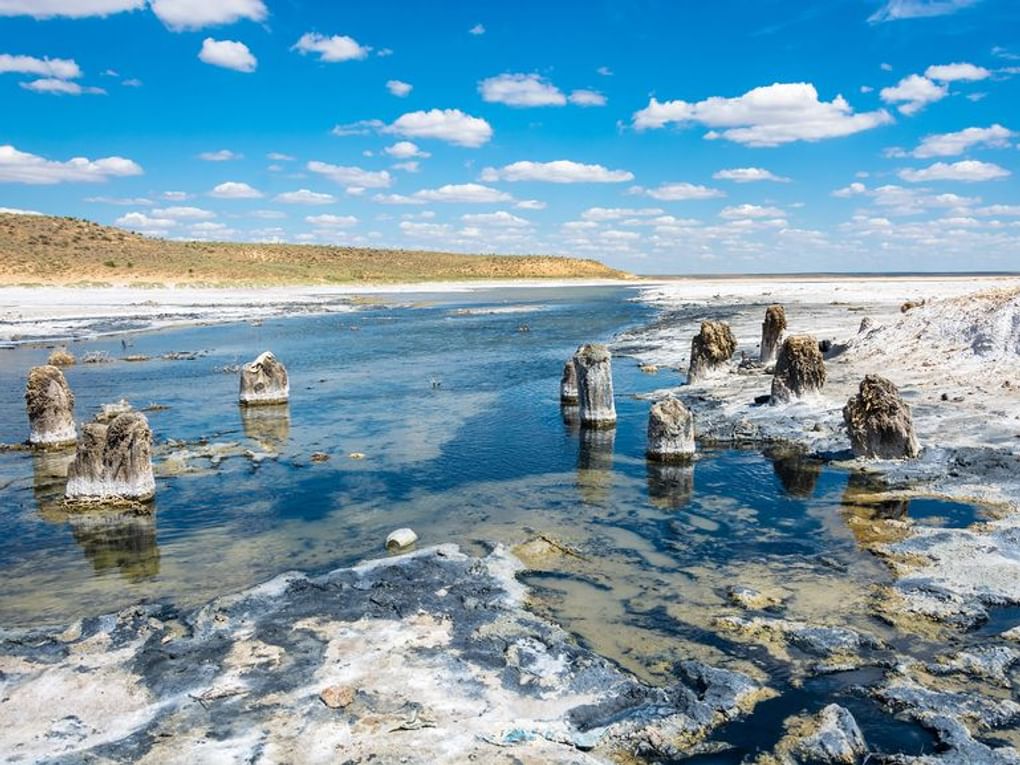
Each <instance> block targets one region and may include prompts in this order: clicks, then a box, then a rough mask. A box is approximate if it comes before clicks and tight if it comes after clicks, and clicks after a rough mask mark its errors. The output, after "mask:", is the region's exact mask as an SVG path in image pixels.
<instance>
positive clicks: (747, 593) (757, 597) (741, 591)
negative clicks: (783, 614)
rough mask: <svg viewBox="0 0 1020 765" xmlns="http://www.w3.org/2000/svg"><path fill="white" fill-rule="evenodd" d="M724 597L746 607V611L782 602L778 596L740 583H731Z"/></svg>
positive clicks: (769, 606) (762, 609)
mask: <svg viewBox="0 0 1020 765" xmlns="http://www.w3.org/2000/svg"><path fill="white" fill-rule="evenodd" d="M726 597H727V598H729V600H730V602H731V603H733V604H734V605H737V606H740V607H741V608H746V609H747V610H748V611H764V610H766V609H768V608H775V607H776V606H779V605H781V604H782V601H781V600H780V599H779V598H776V597H773V596H771V595H766V594H765V593H762V592H759V591H758V590H756V589H754V588H753V587H745V586H743V585H740V584H734V585H731V586H730V587H729V589H727V590H726Z"/></svg>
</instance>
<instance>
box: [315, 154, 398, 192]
mask: <svg viewBox="0 0 1020 765" xmlns="http://www.w3.org/2000/svg"><path fill="white" fill-rule="evenodd" d="M305 167H307V168H308V170H310V171H311V172H313V173H318V174H319V175H324V176H326V177H327V178H329V179H330V180H331V181H333V182H334V183H339V184H340V185H341V186H354V187H358V188H362V189H385V188H388V187H389V186H390V185H391V184H392V183H393V178H392V176H391V175H390V174H389V173H388V172H387V171H386V170H363V169H362V168H360V167H348V166H344V165H330V164H328V163H326V162H319V161H317V160H312V161H311V162H309V163H308V164H307V165H305Z"/></svg>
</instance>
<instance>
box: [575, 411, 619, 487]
mask: <svg viewBox="0 0 1020 765" xmlns="http://www.w3.org/2000/svg"><path fill="white" fill-rule="evenodd" d="M579 440H580V448H579V449H578V453H577V486H578V489H579V490H580V493H581V499H582V500H583V501H584V502H587V503H591V504H604V503H605V501H606V500H607V499H608V498H609V492H610V489H611V488H612V486H613V446H614V444H615V443H616V428H581V435H580V439H579Z"/></svg>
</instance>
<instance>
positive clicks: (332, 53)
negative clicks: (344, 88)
mask: <svg viewBox="0 0 1020 765" xmlns="http://www.w3.org/2000/svg"><path fill="white" fill-rule="evenodd" d="M293 50H296V51H299V52H300V53H302V54H305V53H318V54H319V61H328V62H330V63H336V62H339V61H357V60H360V59H363V58H365V57H366V56H368V53H369V51H371V50H372V49H371V48H369V47H366V46H363V45H361V44H359V43H358V41H357V40H355V39H354V38H353V37H348V36H347V35H333V36H332V37H326V36H325V35H320V34H317V33H315V32H306V33H305V34H303V35H301V39H299V40H298V41H297V42H296V43H294V47H293Z"/></svg>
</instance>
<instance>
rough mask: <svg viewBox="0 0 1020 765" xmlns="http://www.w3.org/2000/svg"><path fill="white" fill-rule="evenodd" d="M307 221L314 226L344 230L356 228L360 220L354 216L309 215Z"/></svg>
mask: <svg viewBox="0 0 1020 765" xmlns="http://www.w3.org/2000/svg"><path fill="white" fill-rule="evenodd" d="M305 221H306V222H308V223H311V224H312V225H313V226H324V227H327V228H343V227H346V226H354V225H356V224H357V222H358V219H357V218H355V217H354V216H353V215H329V214H328V213H327V214H325V215H309V216H307V217H306V218H305Z"/></svg>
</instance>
